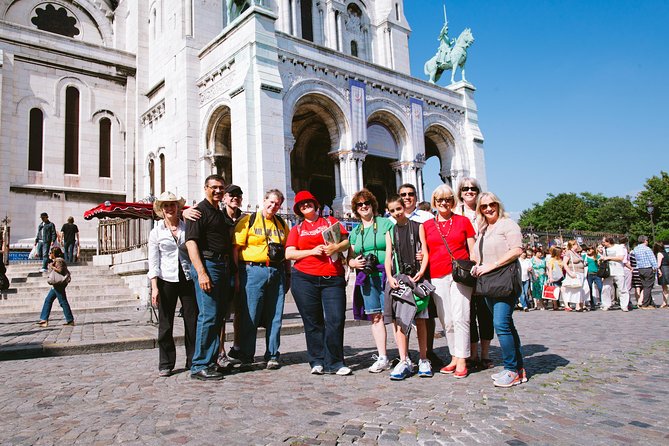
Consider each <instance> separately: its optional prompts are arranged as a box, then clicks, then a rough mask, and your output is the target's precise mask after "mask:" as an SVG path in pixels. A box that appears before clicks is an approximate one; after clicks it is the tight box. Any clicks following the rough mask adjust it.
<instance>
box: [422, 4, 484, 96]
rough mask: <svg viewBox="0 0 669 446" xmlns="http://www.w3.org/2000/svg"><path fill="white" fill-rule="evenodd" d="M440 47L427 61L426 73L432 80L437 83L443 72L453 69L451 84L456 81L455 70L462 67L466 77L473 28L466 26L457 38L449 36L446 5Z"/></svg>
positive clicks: (463, 78)
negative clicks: (468, 50)
mask: <svg viewBox="0 0 669 446" xmlns="http://www.w3.org/2000/svg"><path fill="white" fill-rule="evenodd" d="M438 40H439V49H438V50H437V54H435V55H434V56H433V57H432V58H431V59H430V60H428V61H427V62H425V68H424V71H425V74H426V75H428V76H430V82H431V83H433V84H434V83H436V82H437V81H438V80H439V78H440V77H441V73H443V72H444V71H446V70H451V84H453V83H455V70H456V68H457V67H460V71H461V72H462V80H463V81H466V80H467V79H465V62H467V48H469V47H470V46H471V44H472V43H474V36H473V35H472V30H471V29H469V28H465V30H464V31H462V33H460V35H459V36H458V38H457V39H451V40H450V41H449V38H448V19H447V18H446V6H445V5H444V26H443V27H442V28H441V32H440V33H439V39H438Z"/></svg>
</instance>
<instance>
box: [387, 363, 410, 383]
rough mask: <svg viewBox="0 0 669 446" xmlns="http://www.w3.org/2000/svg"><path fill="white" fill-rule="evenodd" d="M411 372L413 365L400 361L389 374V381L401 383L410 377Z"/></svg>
mask: <svg viewBox="0 0 669 446" xmlns="http://www.w3.org/2000/svg"><path fill="white" fill-rule="evenodd" d="M412 371H413V365H412V364H411V362H410V361H408V360H407V361H400V362H398V363H397V365H396V366H395V368H394V369H393V371H392V372H391V373H390V379H391V380H392V381H402V380H404V379H407V378H408V377H410V376H411V374H412Z"/></svg>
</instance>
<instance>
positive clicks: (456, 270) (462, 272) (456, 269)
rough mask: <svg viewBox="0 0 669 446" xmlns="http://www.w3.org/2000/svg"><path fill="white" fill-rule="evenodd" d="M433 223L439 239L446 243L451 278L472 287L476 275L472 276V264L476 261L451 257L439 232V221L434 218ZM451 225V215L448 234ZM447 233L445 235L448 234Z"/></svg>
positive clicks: (449, 250) (474, 283)
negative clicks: (451, 271) (450, 266)
mask: <svg viewBox="0 0 669 446" xmlns="http://www.w3.org/2000/svg"><path fill="white" fill-rule="evenodd" d="M434 224H435V226H436V227H437V232H438V233H439V235H440V236H441V239H442V240H443V241H444V245H446V250H448V255H450V256H451V264H452V266H453V273H452V274H453V280H454V281H456V282H458V283H461V284H463V285H467V286H469V287H472V288H473V287H474V286H475V285H476V277H474V276H472V268H473V267H474V265H476V262H473V261H471V260H465V259H456V258H455V257H453V253H452V252H451V248H449V247H448V243H446V237H444V234H442V233H441V230H440V229H439V222H438V221H437V219H436V218H435V220H434ZM451 227H453V216H451V226H449V228H448V234H450V233H451ZM448 234H446V235H447V236H448Z"/></svg>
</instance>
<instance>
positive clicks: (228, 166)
mask: <svg viewBox="0 0 669 446" xmlns="http://www.w3.org/2000/svg"><path fill="white" fill-rule="evenodd" d="M231 130H232V125H231V121H230V108H228V107H221V108H219V109H218V110H217V111H216V113H214V115H213V116H212V118H211V120H210V121H209V128H208V132H207V134H208V140H207V152H208V154H209V156H210V157H211V173H215V174H218V175H221V176H222V177H223V179H224V180H225V183H226V184H229V183H232V136H231Z"/></svg>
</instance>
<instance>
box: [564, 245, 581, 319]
mask: <svg viewBox="0 0 669 446" xmlns="http://www.w3.org/2000/svg"><path fill="white" fill-rule="evenodd" d="M581 251H582V249H581V245H579V244H578V242H577V241H576V240H569V241H568V242H567V250H566V252H565V255H564V259H563V263H564V270H565V278H564V282H563V284H562V295H563V296H564V302H565V307H564V309H565V311H571V310H572V305H573V309H574V310H576V311H583V310H584V308H585V289H584V287H585V269H584V262H583V258H582V257H581Z"/></svg>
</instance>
